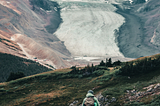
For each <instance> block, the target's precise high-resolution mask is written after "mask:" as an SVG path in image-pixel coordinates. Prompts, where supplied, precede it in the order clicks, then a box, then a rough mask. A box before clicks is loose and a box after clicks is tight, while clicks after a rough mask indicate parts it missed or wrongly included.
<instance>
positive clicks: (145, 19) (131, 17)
mask: <svg viewBox="0 0 160 106" xmlns="http://www.w3.org/2000/svg"><path fill="white" fill-rule="evenodd" d="M133 1H134V2H133V3H132V4H130V3H129V2H127V1H126V2H123V4H122V5H121V4H120V7H122V8H121V9H120V8H119V10H118V11H117V13H119V14H121V15H122V16H124V17H125V20H126V23H124V24H123V25H122V26H121V27H120V31H119V33H118V34H119V36H118V46H119V48H120V51H121V52H122V53H123V54H124V56H125V57H130V58H138V57H141V56H149V55H154V54H156V53H160V46H159V41H160V40H159V39H160V38H159V35H160V33H159V31H160V27H159V26H160V24H159V22H160V13H159V9H160V5H159V4H160V1H159V0H148V1H147V2H145V1H144V0H141V2H138V0H133ZM117 5H119V4H117Z"/></svg>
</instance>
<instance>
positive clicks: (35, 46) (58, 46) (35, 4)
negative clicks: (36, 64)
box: [0, 0, 70, 68]
mask: <svg viewBox="0 0 160 106" xmlns="http://www.w3.org/2000/svg"><path fill="white" fill-rule="evenodd" d="M44 4H45V5H44ZM45 8H48V9H45ZM59 10H60V8H59V7H58V4H57V3H56V2H51V1H49V0H38V1H36V0H30V1H27V0H7V1H6V0H1V1H0V34H1V35H2V36H4V37H6V38H7V39H9V40H12V41H11V42H14V44H16V46H17V47H18V48H19V49H20V50H11V49H10V47H11V46H5V45H4V44H3V45H2V46H0V48H1V49H0V52H4V53H10V54H14V55H17V56H21V57H22V56H23V57H24V58H30V59H33V58H34V57H37V58H38V59H48V60H49V61H50V63H49V64H50V65H52V66H54V67H56V68H60V67H66V66H67V65H68V64H67V61H64V60H63V58H70V53H69V51H68V50H67V49H66V47H65V46H64V44H63V42H61V41H60V40H59V39H58V38H57V37H56V36H55V35H53V33H54V32H55V31H56V29H57V28H58V26H59V24H60V23H61V18H60V11H59ZM1 43H3V42H1ZM17 44H19V45H21V47H20V46H19V45H17ZM22 49H23V50H22ZM26 53H27V54H29V55H26Z"/></svg>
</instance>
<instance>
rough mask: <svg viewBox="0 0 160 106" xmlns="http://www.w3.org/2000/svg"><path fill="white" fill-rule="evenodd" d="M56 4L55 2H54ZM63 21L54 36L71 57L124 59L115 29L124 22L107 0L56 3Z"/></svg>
mask: <svg viewBox="0 0 160 106" xmlns="http://www.w3.org/2000/svg"><path fill="white" fill-rule="evenodd" d="M52 1H56V0H52ZM57 2H58V3H59V5H60V7H61V18H62V20H63V22H62V23H61V25H60V27H59V28H58V29H57V31H56V32H55V33H54V34H55V35H56V36H57V37H58V38H59V39H60V40H61V41H64V44H65V46H66V48H67V49H68V50H69V51H70V52H71V54H72V56H87V57H91V56H103V57H107V56H108V57H114V56H120V57H124V56H123V54H122V53H121V52H120V51H119V48H118V46H117V43H116V41H115V39H116V37H115V35H114V30H115V29H117V30H118V28H119V27H120V26H121V25H122V24H123V23H124V22H125V20H124V17H123V16H121V15H119V14H117V13H116V12H115V11H116V8H115V7H114V6H113V5H112V4H111V3H110V2H107V3H106V2H105V1H104V0H57Z"/></svg>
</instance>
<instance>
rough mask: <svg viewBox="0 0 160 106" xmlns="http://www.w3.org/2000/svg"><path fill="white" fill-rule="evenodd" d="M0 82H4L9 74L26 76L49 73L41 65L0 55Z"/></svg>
mask: <svg viewBox="0 0 160 106" xmlns="http://www.w3.org/2000/svg"><path fill="white" fill-rule="evenodd" d="M0 66H1V67H0V73H1V74H0V82H4V81H6V80H7V78H8V77H9V74H10V73H11V72H18V71H20V72H23V73H24V74H25V75H26V76H29V75H33V74H37V73H42V72H46V71H50V70H51V69H49V68H46V67H44V66H43V65H41V64H39V63H37V62H35V61H32V60H28V59H24V58H20V57H17V56H14V55H10V54H4V53H0Z"/></svg>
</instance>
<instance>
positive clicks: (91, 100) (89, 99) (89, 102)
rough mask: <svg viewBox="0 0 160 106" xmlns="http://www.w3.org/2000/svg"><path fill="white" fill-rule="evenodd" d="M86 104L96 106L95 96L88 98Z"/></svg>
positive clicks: (86, 105)
mask: <svg viewBox="0 0 160 106" xmlns="http://www.w3.org/2000/svg"><path fill="white" fill-rule="evenodd" d="M84 104H85V106H94V97H88V98H86V100H85V102H84Z"/></svg>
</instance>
